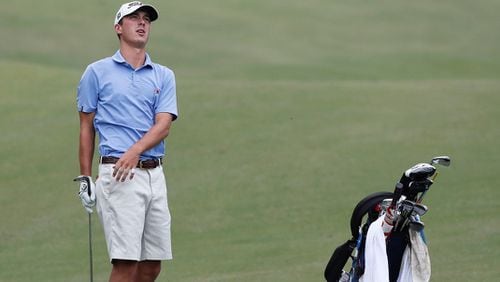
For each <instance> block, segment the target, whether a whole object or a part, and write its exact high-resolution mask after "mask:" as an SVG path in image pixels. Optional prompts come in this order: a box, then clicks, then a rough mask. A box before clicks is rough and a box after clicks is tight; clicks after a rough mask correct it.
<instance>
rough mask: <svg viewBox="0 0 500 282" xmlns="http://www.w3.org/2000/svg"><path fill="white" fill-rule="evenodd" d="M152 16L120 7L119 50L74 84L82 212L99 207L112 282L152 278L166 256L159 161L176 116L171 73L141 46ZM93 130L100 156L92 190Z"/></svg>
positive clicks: (143, 7) (137, 7) (146, 9)
mask: <svg viewBox="0 0 500 282" xmlns="http://www.w3.org/2000/svg"><path fill="white" fill-rule="evenodd" d="M157 18H158V12H157V10H156V9H155V8H154V7H153V6H151V5H147V4H142V3H141V2H138V1H134V2H130V3H126V4H123V5H122V6H121V7H120V9H119V10H118V12H117V14H116V18H115V25H114V28H115V32H116V34H117V35H118V38H119V42H120V49H119V50H118V51H117V52H116V53H115V54H114V55H113V56H112V57H108V58H105V59H102V60H99V61H97V62H94V63H92V64H90V65H89V66H88V67H87V69H86V70H85V72H84V74H83V76H82V78H81V80H80V83H79V85H78V94H77V106H78V111H79V117H80V146H79V161H80V174H81V175H80V176H79V177H77V180H79V181H80V197H81V198H82V203H83V205H84V207H85V208H86V210H87V212H89V213H91V212H92V207H93V206H94V204H95V203H96V202H97V206H96V209H97V212H98V215H99V218H100V220H101V223H102V225H103V229H104V235H105V238H106V245H107V249H108V253H109V257H110V260H111V262H112V270H111V274H110V278H109V281H112V282H113V281H131V282H132V281H133V282H138V281H154V280H155V279H156V277H158V275H159V273H160V270H161V261H162V260H168V259H172V251H171V242H170V212H169V209H168V204H167V187H166V181H165V176H164V174H163V168H162V163H163V162H164V159H163V158H164V155H165V144H164V139H165V138H166V137H167V136H168V134H169V131H170V126H171V124H172V122H173V121H174V120H175V119H176V118H177V116H178V113H177V97H176V88H175V77H174V74H173V72H172V71H171V70H170V69H168V68H167V67H164V66H161V65H159V64H156V63H153V62H152V61H151V59H150V57H149V55H148V54H147V53H146V49H145V48H146V44H147V42H148V38H149V32H150V27H151V22H153V21H155V20H156V19H157ZM96 133H97V135H98V137H99V143H98V147H99V154H100V158H99V174H98V175H99V176H98V178H97V181H96V183H95V186H94V183H93V181H92V178H91V175H92V157H93V154H94V144H95V143H94V142H95V137H96ZM87 189H90V194H88V193H87V192H88V190H87ZM89 195H90V196H89Z"/></svg>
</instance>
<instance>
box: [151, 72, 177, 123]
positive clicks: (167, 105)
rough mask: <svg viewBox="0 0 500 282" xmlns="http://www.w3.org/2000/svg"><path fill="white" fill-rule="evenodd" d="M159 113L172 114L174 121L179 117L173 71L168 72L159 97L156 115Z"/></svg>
mask: <svg viewBox="0 0 500 282" xmlns="http://www.w3.org/2000/svg"><path fill="white" fill-rule="evenodd" d="M157 113H170V114H172V115H173V120H176V119H177V117H178V116H179V113H178V110H177V94H176V87H175V75H174V73H173V72H172V71H171V70H169V71H168V72H167V75H166V79H165V84H164V86H163V88H162V89H161V91H160V95H159V97H158V103H157V105H156V108H155V114H157Z"/></svg>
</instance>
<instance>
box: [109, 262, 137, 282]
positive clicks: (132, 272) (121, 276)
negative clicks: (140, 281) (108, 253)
mask: <svg viewBox="0 0 500 282" xmlns="http://www.w3.org/2000/svg"><path fill="white" fill-rule="evenodd" d="M112 263H113V269H112V270H111V275H110V278H109V281H111V282H114V281H134V277H135V276H136V273H137V261H131V260H113V261H112Z"/></svg>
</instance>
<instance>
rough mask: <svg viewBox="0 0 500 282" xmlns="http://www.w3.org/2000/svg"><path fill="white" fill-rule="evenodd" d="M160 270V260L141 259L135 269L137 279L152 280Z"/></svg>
mask: <svg viewBox="0 0 500 282" xmlns="http://www.w3.org/2000/svg"><path fill="white" fill-rule="evenodd" d="M160 272H161V261H150V260H148V261H141V262H139V265H138V269H137V276H138V277H139V281H141V282H142V281H144V282H146V281H154V280H155V279H156V277H158V275H160Z"/></svg>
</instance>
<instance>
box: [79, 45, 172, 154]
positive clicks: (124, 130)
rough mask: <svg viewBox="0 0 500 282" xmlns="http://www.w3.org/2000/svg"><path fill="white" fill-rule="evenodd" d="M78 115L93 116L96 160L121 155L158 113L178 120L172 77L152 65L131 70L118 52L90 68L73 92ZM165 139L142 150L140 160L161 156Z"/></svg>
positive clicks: (147, 63)
mask: <svg viewBox="0 0 500 282" xmlns="http://www.w3.org/2000/svg"><path fill="white" fill-rule="evenodd" d="M76 101H77V107H78V111H80V112H85V113H92V112H95V118H94V127H95V129H96V132H97V134H98V136H99V153H100V154H101V156H113V157H121V156H122V154H123V153H125V152H126V151H127V150H128V149H129V148H130V147H131V146H132V145H133V144H135V143H136V142H137V141H138V140H139V139H140V138H142V136H144V134H146V132H148V130H149V129H150V128H151V127H152V126H153V124H154V121H155V116H156V114H158V113H170V114H172V115H173V118H174V119H176V118H177V116H178V112H177V96H176V88H175V76H174V73H173V72H172V70H170V69H169V68H167V67H165V66H162V65H159V64H156V63H153V62H152V61H151V59H150V57H149V55H148V54H146V61H145V64H144V66H142V67H140V68H138V69H134V68H133V67H132V66H131V65H129V64H128V63H127V62H126V61H125V59H124V58H123V56H122V55H121V53H120V51H117V52H116V53H115V54H114V55H113V56H112V57H108V58H105V59H102V60H99V61H97V62H94V63H92V64H90V65H89V66H88V67H87V69H86V70H85V72H84V73H83V75H82V78H81V80H80V83H79V85H78V91H77V99H76ZM164 142H165V141H162V142H161V143H160V144H158V145H157V146H155V147H153V148H151V149H150V150H148V151H146V152H144V153H143V154H142V155H141V159H142V160H144V159H151V158H160V157H163V156H164V155H165V144H164Z"/></svg>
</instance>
